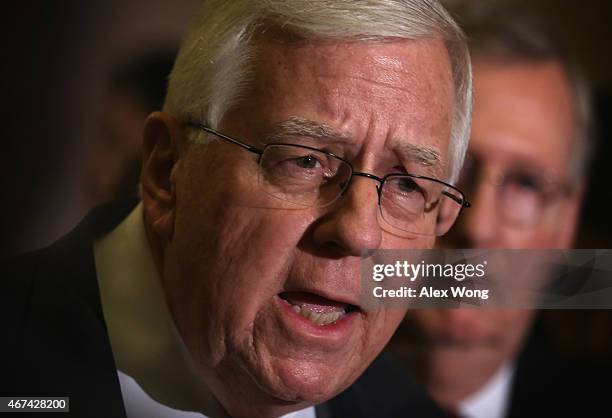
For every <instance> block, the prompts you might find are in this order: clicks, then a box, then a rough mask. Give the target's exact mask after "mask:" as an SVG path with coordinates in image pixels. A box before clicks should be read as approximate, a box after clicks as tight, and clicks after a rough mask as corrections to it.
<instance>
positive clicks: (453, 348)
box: [409, 59, 579, 393]
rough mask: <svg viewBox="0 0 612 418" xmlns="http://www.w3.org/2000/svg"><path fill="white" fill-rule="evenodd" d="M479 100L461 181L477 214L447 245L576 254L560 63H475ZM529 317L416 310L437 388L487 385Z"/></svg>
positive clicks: (569, 133)
mask: <svg viewBox="0 0 612 418" xmlns="http://www.w3.org/2000/svg"><path fill="white" fill-rule="evenodd" d="M474 93H475V109H474V117H473V125H472V138H471V142H470V148H469V154H470V156H469V157H468V161H466V166H465V170H464V173H465V175H464V179H463V182H464V183H465V185H466V186H465V187H467V190H466V193H467V196H468V198H469V199H470V200H471V202H472V203H473V207H472V208H470V210H469V211H466V213H465V214H464V218H463V219H460V220H459V221H458V222H459V223H458V225H457V226H456V227H455V230H453V231H452V233H451V235H452V236H451V237H449V238H450V239H448V240H446V241H445V242H443V244H442V245H443V246H446V247H450V248H566V247H568V246H569V245H570V244H571V240H572V237H573V232H574V228H575V223H576V218H577V212H578V203H579V193H578V192H571V193H569V194H568V195H563V193H562V192H561V187H562V185H565V184H567V180H568V176H569V174H568V167H569V164H570V158H571V154H572V151H573V145H574V143H573V137H574V127H575V122H574V115H573V111H572V109H573V107H572V106H573V104H572V96H571V91H570V88H569V85H568V81H567V79H566V76H565V74H564V72H563V70H562V69H561V67H560V65H559V64H558V63H556V62H541V63H524V64H521V63H517V64H514V65H506V64H501V63H496V62H490V61H486V60H478V59H477V60H476V61H475V68H474ZM504 205H510V208H511V209H510V210H507V208H506V207H504ZM531 316H532V312H530V311H518V310H497V311H490V310H487V311H481V310H467V309H461V310H432V311H420V312H414V313H413V314H412V315H409V320H411V321H415V322H416V326H417V327H418V328H419V329H420V330H421V332H423V333H424V336H425V338H426V339H427V340H428V341H429V343H430V344H431V345H432V347H429V348H428V349H427V350H428V356H430V360H431V361H430V364H429V367H430V369H429V370H428V373H429V375H430V377H429V378H430V379H431V381H432V382H433V383H432V384H433V385H435V381H436V380H441V381H444V380H447V379H450V378H452V377H453V376H454V378H455V379H457V376H459V375H461V377H462V378H464V381H463V384H464V387H465V388H466V392H467V393H469V391H470V390H472V389H474V387H473V386H472V387H470V382H478V383H479V384H480V383H482V378H483V376H490V375H491V374H492V373H493V372H494V371H495V370H496V369H497V368H498V367H499V365H500V364H501V363H502V362H503V361H505V360H507V359H508V358H510V357H511V356H512V355H513V354H514V353H515V352H516V350H517V349H518V346H519V345H520V343H521V341H522V337H523V336H524V333H525V332H526V330H527V329H528V325H529V323H530V319H531ZM466 365H467V367H466ZM465 370H470V371H469V373H464V372H465Z"/></svg>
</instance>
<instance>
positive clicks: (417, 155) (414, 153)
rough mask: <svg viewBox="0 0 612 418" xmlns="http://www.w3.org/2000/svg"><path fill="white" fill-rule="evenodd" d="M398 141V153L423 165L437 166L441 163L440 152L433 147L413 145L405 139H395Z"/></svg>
mask: <svg viewBox="0 0 612 418" xmlns="http://www.w3.org/2000/svg"><path fill="white" fill-rule="evenodd" d="M397 143H399V146H398V148H399V150H400V153H401V154H402V155H403V156H405V157H406V158H407V159H409V160H410V161H412V162H414V163H416V164H419V165H422V166H425V167H433V166H439V165H440V163H441V157H440V152H439V151H438V150H436V149H434V148H430V147H426V146H423V145H414V144H411V143H409V142H405V141H397Z"/></svg>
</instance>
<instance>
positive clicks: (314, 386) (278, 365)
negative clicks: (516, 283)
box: [250, 359, 352, 406]
mask: <svg viewBox="0 0 612 418" xmlns="http://www.w3.org/2000/svg"><path fill="white" fill-rule="evenodd" d="M256 370H257V371H256V372H254V373H250V374H251V377H252V378H253V379H254V380H255V384H256V385H257V386H258V387H259V389H261V390H263V391H264V392H265V393H266V394H267V395H269V396H271V397H272V398H274V399H277V400H279V401H281V403H285V402H286V403H300V404H303V405H304V406H306V405H316V404H319V403H322V402H324V401H326V400H328V399H330V398H333V397H334V396H335V395H336V394H338V393H339V392H341V391H342V390H344V389H345V388H346V387H348V386H349V385H350V383H352V382H351V381H347V380H348V379H344V380H342V378H341V376H340V375H341V373H338V368H337V365H335V367H334V365H331V366H322V365H320V364H312V363H310V362H304V361H299V362H295V361H292V360H288V359H275V360H273V362H272V364H270V367H269V368H268V367H266V368H264V369H263V370H262V369H261V368H258V369H256Z"/></svg>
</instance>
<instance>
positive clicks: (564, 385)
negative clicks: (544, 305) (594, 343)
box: [507, 321, 612, 418]
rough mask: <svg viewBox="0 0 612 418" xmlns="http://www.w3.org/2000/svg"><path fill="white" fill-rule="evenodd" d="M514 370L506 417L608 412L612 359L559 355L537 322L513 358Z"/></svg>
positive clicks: (610, 409)
mask: <svg viewBox="0 0 612 418" xmlns="http://www.w3.org/2000/svg"><path fill="white" fill-rule="evenodd" d="M585 326H588V324H585ZM515 373H516V374H515V376H514V380H513V382H512V391H511V395H510V403H509V406H508V415H507V418H523V417H544V416H546V417H604V416H610V415H611V414H612V400H611V399H610V397H611V396H612V362H610V361H602V360H601V359H598V360H594V359H592V358H589V357H588V356H580V357H577V356H569V355H568V356H564V355H561V354H560V353H559V351H558V350H557V349H555V348H554V347H552V346H551V342H550V340H549V338H548V337H547V334H546V333H545V331H544V329H543V326H542V323H541V322H540V321H537V322H536V324H535V326H534V327H533V329H532V331H531V333H530V335H529V337H528V340H527V343H526V345H525V347H524V349H523V350H522V351H521V353H520V354H519V356H518V358H517V367H516V372H515Z"/></svg>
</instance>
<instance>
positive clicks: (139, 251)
mask: <svg viewBox="0 0 612 418" xmlns="http://www.w3.org/2000/svg"><path fill="white" fill-rule="evenodd" d="M94 256H95V262H96V273H97V276H98V285H99V287H100V297H101V301H102V310H103V312H104V318H105V320H106V326H107V329H108V335H109V339H110V344H111V348H112V350H113V355H114V358H115V363H116V365H117V368H118V369H119V370H118V375H119V383H120V386H121V393H122V395H123V400H124V403H125V407H126V412H127V415H128V418H140V417H147V418H153V417H158V416H159V417H164V418H192V417H200V418H201V417H202V416H209V417H215V418H217V417H224V416H226V415H225V413H224V412H223V409H222V408H221V406H220V405H219V404H218V402H217V401H216V400H215V398H214V397H213V396H212V394H211V393H210V391H209V390H208V388H207V387H206V384H205V383H204V382H203V381H202V380H201V378H200V377H199V376H198V375H197V374H196V373H195V368H194V367H193V364H192V360H191V356H190V355H189V352H188V351H187V348H186V347H185V345H184V343H183V341H182V339H181V337H180V335H179V333H178V330H177V329H176V326H175V324H174V321H173V320H172V316H171V315H170V312H169V311H168V307H167V305H166V301H165V298H164V293H163V290H162V287H161V283H160V280H159V276H158V273H157V269H156V267H155V263H154V261H153V256H152V254H151V249H150V247H149V243H148V241H147V236H146V231H145V228H144V222H143V213H142V204H139V205H138V206H137V207H136V208H135V209H134V210H133V211H132V213H131V214H130V215H129V216H128V217H127V218H126V219H125V220H124V221H123V222H122V223H121V224H120V225H119V226H117V228H115V229H114V230H113V231H112V232H110V233H109V234H108V235H106V236H104V237H102V238H101V239H100V240H98V241H97V242H95V243H94ZM194 411H195V412H194ZM202 414H205V415H202ZM286 417H287V418H315V409H314V408H313V407H311V408H306V409H304V410H301V411H296V412H294V413H292V414H289V415H286Z"/></svg>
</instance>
